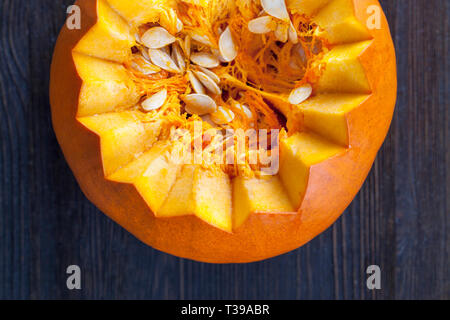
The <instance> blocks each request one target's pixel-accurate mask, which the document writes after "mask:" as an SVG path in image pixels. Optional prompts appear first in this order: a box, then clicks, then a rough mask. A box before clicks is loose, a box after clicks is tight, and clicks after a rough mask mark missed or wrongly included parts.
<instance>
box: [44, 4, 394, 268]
mask: <svg viewBox="0 0 450 320" xmlns="http://www.w3.org/2000/svg"><path fill="white" fill-rule="evenodd" d="M76 5H78V6H79V7H80V9H81V11H80V12H81V29H73V30H72V29H69V28H68V27H67V26H65V27H64V28H63V30H62V32H61V34H60V36H59V38H58V41H57V44H56V48H55V52H54V57H53V63H52V69H51V85H50V98H51V107H52V119H53V126H54V130H55V132H56V135H57V138H58V141H59V143H60V145H61V148H62V150H63V152H64V155H65V157H66V159H67V162H68V163H69V165H70V167H71V169H72V171H73V172H74V174H75V176H76V178H77V181H78V182H79V185H80V187H81V189H82V190H83V192H84V193H85V195H86V196H87V198H89V199H90V200H91V201H92V202H93V203H94V204H95V205H96V206H97V207H98V208H99V209H100V210H101V211H103V212H104V213H105V214H106V215H108V216H109V217H110V218H112V219H113V220H114V221H116V222H117V223H119V224H120V225H121V226H123V227H124V228H125V229H127V230H128V231H129V232H131V233H132V234H133V235H135V236H136V237H137V238H139V239H140V240H142V241H143V242H145V243H146V244H148V245H150V246H152V247H154V248H156V249H158V250H161V251H164V252H167V253H170V254H173V255H176V256H179V257H184V258H189V259H193V260H198V261H204V262H210V263H244V262H252V261H258V260H262V259H266V258H269V257H273V256H276V255H280V254H283V253H286V252H288V251H290V250H293V249H296V248H298V247H299V246H302V245H303V244H305V243H307V242H308V241H310V240H311V239H313V238H314V237H315V236H317V235H318V234H320V233H321V232H323V231H324V230H325V229H327V228H328V227H329V226H330V225H331V224H332V223H333V222H334V221H335V220H336V219H337V218H338V217H339V216H340V215H341V214H342V212H343V211H344V210H345V208H346V207H347V206H348V205H349V204H350V202H351V201H352V199H353V198H354V197H355V195H356V193H357V192H358V190H359V189H360V188H361V186H362V184H363V182H364V180H365V178H366V177H367V175H368V173H369V170H370V169H371V166H372V164H373V161H374V159H375V157H376V154H377V151H378V150H379V148H380V147H381V144H382V143H383V140H384V138H385V136H386V134H387V131H388V128H389V126H390V122H391V120H392V115H393V110H394V105H395V100H396V87H397V84H396V59H395V51H394V47H393V43H392V39H391V36H390V32H389V27H388V24H387V21H386V19H385V17H384V15H383V13H382V11H381V8H380V5H379V3H378V1H376V0H320V1H317V0H314V1H313V0H286V1H284V0H281V1H280V0H270V1H269V0H239V1H234V0H171V1H163V0H139V1H138V0H136V1H134V0H79V1H77V2H76ZM374 8H375V9H376V8H378V9H379V10H378V13H379V16H378V17H376V16H373V17H372V16H371V14H376V13H377V10H373V9H374ZM371 10H372V11H371ZM372 18H373V19H378V20H376V21H378V22H379V24H380V25H379V28H369V27H368V25H369V26H370V23H369V24H368V23H367V22H368V21H369V20H370V19H372ZM375 25H376V24H375ZM197 123H200V124H201V129H200V131H197V136H195V126H196V124H197ZM181 129H182V130H184V131H183V132H184V133H185V134H186V135H185V136H183V137H189V139H188V140H187V143H181V142H180V140H177V139H176V138H175V136H176V133H178V132H179V130H181ZM239 129H242V131H244V130H252V129H253V130H254V132H261V131H263V132H270V134H269V135H268V136H267V137H268V139H270V141H269V143H268V144H266V146H265V148H258V149H257V150H252V151H255V152H254V153H252V152H250V151H247V149H246V148H244V149H245V151H244V152H242V153H239V151H236V148H235V146H233V145H231V147H230V148H229V149H225V150H229V151H230V154H231V158H232V160H236V161H230V163H228V162H227V163H223V162H222V163H221V162H218V161H210V162H208V161H207V160H205V158H203V157H202V158H201V160H200V161H199V162H195V163H194V162H187V161H177V160H180V159H178V158H177V157H176V156H175V154H176V153H174V152H173V151H174V150H175V149H176V148H178V147H180V146H182V147H186V145H187V149H179V150H183V152H185V153H186V152H187V151H192V150H195V151H196V152H197V153H195V152H194V154H197V155H202V156H203V155H208V156H210V155H211V154H212V153H211V150H212V149H214V150H216V149H218V148H222V147H223V146H224V143H225V140H227V141H228V142H229V141H232V142H235V141H236V137H235V136H234V135H233V136H231V138H230V136H228V137H227V136H224V132H225V131H226V130H234V131H235V132H236V131H238V130H239ZM191 133H194V135H193V136H190V134H191ZM178 137H179V136H178ZM199 137H200V138H209V140H208V139H205V140H200V149H198V148H196V147H198V145H196V146H194V145H195V143H196V142H197V139H198V138H199ZM217 137H222V138H224V137H227V138H226V139H216V138H217ZM267 137H266V138H267ZM260 139H262V138H260ZM249 145H250V142H248V141H247V140H245V137H244V146H245V147H248V146H249ZM227 146H228V145H227ZM188 149H189V150H188ZM177 150H178V149H177ZM179 150H178V151H179ZM263 152H265V153H266V155H267V157H270V156H271V155H273V154H276V155H277V157H273V158H271V159H272V160H273V161H272V163H271V167H270V168H269V167H268V166H267V163H264V164H263V163H260V162H257V163H254V162H250V158H251V155H256V158H257V159H261V157H262V153H263ZM219 154H220V153H219ZM227 155H228V153H227ZM190 159H192V158H190ZM206 159H207V157H206ZM223 159H224V157H219V158H217V157H215V158H213V160H223ZM237 159H240V160H241V161H237ZM183 160H186V159H185V158H183ZM271 169H273V170H271Z"/></svg>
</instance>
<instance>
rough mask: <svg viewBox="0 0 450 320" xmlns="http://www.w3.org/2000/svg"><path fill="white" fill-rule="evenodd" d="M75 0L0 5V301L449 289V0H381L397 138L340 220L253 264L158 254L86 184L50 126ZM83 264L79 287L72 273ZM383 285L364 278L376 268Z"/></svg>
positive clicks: (367, 295) (373, 294)
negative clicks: (51, 88)
mask: <svg viewBox="0 0 450 320" xmlns="http://www.w3.org/2000/svg"><path fill="white" fill-rule="evenodd" d="M71 2H72V1H71V0H32V1H30V0H1V2H0V41H1V42H0V48H1V49H0V50H1V51H0V66H1V68H0V94H1V98H0V106H1V117H0V135H1V140H0V150H1V152H0V206H1V207H0V210H1V211H0V298H1V299H11V298H18V299H29V298H32V299H48V298H57V299H59V298H62V299H68V298H83V299H85V298H90V299H91V298H94V299H110V298H112V299H117V298H127V299H131V298H137V299H143V298H145V299H235V298H237V299H394V298H395V299H413V298H415V299H431V298H437V299H448V298H450V269H449V257H450V255H449V253H450V242H449V236H448V234H450V221H449V200H448V199H450V187H449V186H450V184H449V181H450V166H449V164H450V153H449V150H450V146H449V140H448V139H449V104H448V99H449V91H450V90H449V76H448V75H449V73H450V72H449V71H450V70H449V48H448V45H449V41H448V40H449V33H448V30H450V28H449V21H448V17H449V8H450V1H447V0H389V1H388V0H384V1H382V4H383V7H384V9H385V11H386V14H387V16H388V19H389V21H390V25H391V30H392V33H393V37H394V40H395V43H396V47H397V54H398V74H399V94H398V104H397V109H396V113H395V117H394V121H393V125H392V128H391V131H390V134H389V136H388V138H387V140H386V142H385V144H384V146H383V148H382V150H381V152H380V153H379V156H378V159H377V160H376V162H375V165H374V167H373V170H372V172H371V174H370V176H369V178H368V179H367V181H366V183H365V184H364V187H363V189H362V190H361V192H360V193H359V195H358V197H357V198H356V199H355V200H354V202H353V203H352V205H351V206H350V207H349V209H348V210H347V212H346V213H345V214H344V216H343V217H342V218H341V219H340V220H339V221H338V222H337V223H336V224H335V225H334V226H333V227H332V228H330V229H329V230H328V231H327V232H325V233H324V234H322V235H321V236H319V237H318V238H316V239H315V240H313V241H312V242H311V243H309V244H308V245H306V246H304V247H303V248H300V249H298V250H296V251H294V252H291V253H289V254H286V255H284V256H281V257H278V258H274V259H271V260H267V261H264V262H259V263H253V264H247V265H210V264H202V263H197V262H192V261H187V260H182V259H178V258H175V257H172V256H169V255H167V254H164V253H161V252H157V251H156V250H153V249H151V248H149V247H147V246H145V245H143V244H142V243H140V242H139V241H138V240H136V239H135V238H134V237H133V236H131V235H130V234H128V233H127V232H126V231H124V230H122V229H121V228H120V227H119V226H118V225H116V224H115V223H113V222H112V221H111V220H109V219H108V218H106V217H105V216H103V214H101V213H100V212H99V211H98V210H97V209H96V208H95V207H94V206H93V205H92V204H91V203H89V201H87V200H86V198H85V197H84V196H83V194H82V193H81V191H80V189H79V188H78V186H77V183H76V182H75V180H74V177H73V175H72V173H71V172H70V170H69V168H68V166H67V165H66V162H65V160H64V158H63V156H62V153H61V151H60V149H59V146H58V144H57V142H56V138H55V135H54V133H53V131H52V126H51V122H50V109H49V102H48V100H49V97H48V83H49V66H50V62H51V55H52V51H53V46H54V44H55V40H56V36H57V34H58V32H59V29H60V28H61V26H62V24H63V23H64V19H65V12H66V8H67V6H68V5H69V4H71ZM72 264H77V265H79V266H80V267H81V268H82V276H83V277H82V287H83V288H82V290H80V291H69V290H67V288H66V273H65V272H66V268H67V266H69V265H72ZM372 264H376V265H379V266H380V267H381V270H382V289H381V290H374V291H370V290H368V289H367V287H366V278H367V275H366V268H367V266H369V265H372Z"/></svg>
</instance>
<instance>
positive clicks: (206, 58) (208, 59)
mask: <svg viewBox="0 0 450 320" xmlns="http://www.w3.org/2000/svg"><path fill="white" fill-rule="evenodd" d="M191 61H192V62H193V63H195V64H197V65H199V66H200V67H204V68H208V69H211V68H216V67H218V66H219V65H220V61H219V59H218V58H217V57H215V56H213V55H212V54H210V53H205V52H197V53H193V54H192V55H191Z"/></svg>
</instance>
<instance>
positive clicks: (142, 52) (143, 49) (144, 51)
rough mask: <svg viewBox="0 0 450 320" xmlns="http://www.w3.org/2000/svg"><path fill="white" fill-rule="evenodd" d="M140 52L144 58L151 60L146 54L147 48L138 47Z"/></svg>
mask: <svg viewBox="0 0 450 320" xmlns="http://www.w3.org/2000/svg"><path fill="white" fill-rule="evenodd" d="M140 52H141V54H142V56H143V57H144V59H145V60H147V61H148V62H151V59H150V56H149V55H148V49H146V48H140Z"/></svg>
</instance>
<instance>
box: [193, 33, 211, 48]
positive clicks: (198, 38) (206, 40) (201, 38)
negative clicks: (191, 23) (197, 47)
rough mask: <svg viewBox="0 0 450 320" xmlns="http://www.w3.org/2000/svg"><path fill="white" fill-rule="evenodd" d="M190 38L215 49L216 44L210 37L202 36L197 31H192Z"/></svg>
mask: <svg viewBox="0 0 450 320" xmlns="http://www.w3.org/2000/svg"><path fill="white" fill-rule="evenodd" d="M189 36H190V37H191V38H192V40H194V41H197V42H199V43H201V44H203V45H205V46H208V47H214V44H213V43H212V42H211V40H210V39H209V37H208V36H206V35H201V34H199V33H198V32H196V31H191V32H190V33H189Z"/></svg>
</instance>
